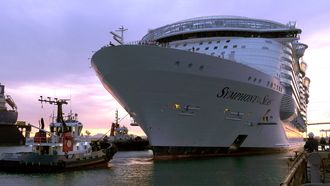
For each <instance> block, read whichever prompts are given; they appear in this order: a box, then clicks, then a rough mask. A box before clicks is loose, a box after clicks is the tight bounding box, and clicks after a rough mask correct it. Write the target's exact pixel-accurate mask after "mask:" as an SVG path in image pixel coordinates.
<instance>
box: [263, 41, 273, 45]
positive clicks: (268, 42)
mask: <svg viewBox="0 0 330 186" xmlns="http://www.w3.org/2000/svg"><path fill="white" fill-rule="evenodd" d="M265 42H266V43H270V44H271V43H273V42H272V41H270V40H266V41H265Z"/></svg>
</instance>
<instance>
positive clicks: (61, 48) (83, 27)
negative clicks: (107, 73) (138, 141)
mask: <svg viewBox="0 0 330 186" xmlns="http://www.w3.org/2000/svg"><path fill="white" fill-rule="evenodd" d="M0 7H1V11H0V25H1V26H0V28H1V29H0V54H1V55H0V83H1V84H4V85H5V86H6V93H7V94H9V95H11V96H12V97H13V98H14V100H15V102H16V104H17V105H18V110H19V120H24V121H27V122H28V123H31V124H33V125H36V126H38V121H39V120H40V118H41V117H44V118H45V119H46V121H50V116H51V114H52V112H53V111H54V107H53V106H51V105H45V104H44V105H41V104H40V103H39V102H38V98H39V96H44V97H48V96H49V97H58V98H69V99H71V102H70V104H69V105H68V106H66V107H64V112H68V111H69V110H70V109H71V110H72V111H73V112H74V113H78V115H79V120H80V121H81V122H82V123H83V124H84V128H85V129H87V130H89V131H91V132H92V134H96V133H100V132H105V131H106V130H108V129H109V128H110V125H111V123H112V122H113V121H114V116H115V111H116V110H117V109H118V110H119V117H120V118H124V119H123V120H122V121H121V124H122V125H125V126H127V127H128V128H129V130H130V131H131V133H136V134H142V133H143V132H142V130H141V129H139V128H138V127H132V126H129V123H130V122H131V121H132V120H131V119H130V118H129V116H127V117H125V116H126V115H127V113H126V112H125V111H124V109H123V108H122V107H121V106H120V105H119V104H118V103H117V102H116V100H115V99H114V98H113V97H112V96H111V95H110V94H109V93H108V92H107V91H106V90H105V89H104V88H103V86H102V84H101V83H100V81H99V80H98V78H97V77H96V74H95V72H94V71H93V69H92V68H91V67H90V66H91V65H90V58H91V56H92V54H93V52H95V51H97V50H98V49H100V47H102V46H104V45H105V44H108V43H109V41H112V38H111V35H110V34H109V32H110V31H114V30H116V29H117V28H119V27H120V26H124V27H126V28H127V29H128V31H126V32H125V41H126V42H130V41H138V40H140V39H141V38H142V37H143V36H144V35H145V34H146V33H147V31H148V29H154V28H157V27H160V26H163V25H166V24H170V23H173V22H177V21H180V20H184V19H189V18H193V17H200V16H213V15H236V16H245V17H251V18H259V19H268V20H273V21H277V22H281V23H287V22H289V21H296V22H297V27H298V28H301V29H302V34H301V40H300V41H301V42H303V43H305V44H307V45H308V46H309V48H308V49H307V50H306V52H305V56H304V60H305V62H306V63H307V64H308V69H307V70H308V71H307V73H306V75H307V76H308V77H310V79H311V85H310V103H309V105H308V122H309V123H315V122H328V121H330V106H329V105H330V96H329V95H328V93H329V92H330V90H329V89H330V88H329V82H328V80H329V79H328V78H327V75H328V73H330V63H329V62H328V57H327V54H329V52H330V23H329V20H330V11H329V7H330V1H327V0H319V1H317V3H316V2H313V1H309V0H292V1H287V0H249V1H246V0H231V1H227V0H226V1H224V0H177V1H174V0H167V1H163V0H97V1H87V0H70V1H67V0H56V1H55V0H0ZM321 127H322V128H324V129H328V128H330V125H328V126H327V125H324V126H321ZM308 130H309V131H312V130H313V131H314V132H316V133H317V132H318V131H319V128H317V127H310V128H309V129H308Z"/></svg>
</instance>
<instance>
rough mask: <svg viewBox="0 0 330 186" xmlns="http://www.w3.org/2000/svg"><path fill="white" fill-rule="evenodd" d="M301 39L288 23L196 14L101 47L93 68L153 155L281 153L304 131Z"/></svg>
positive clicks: (297, 141) (298, 140) (304, 80)
mask: <svg viewBox="0 0 330 186" xmlns="http://www.w3.org/2000/svg"><path fill="white" fill-rule="evenodd" d="M300 33H301V30H300V29H298V28H296V26H295V23H294V22H289V23H288V24H281V23H277V22H274V21H268V20H262V19H250V18H246V17H237V16H213V17H200V18H194V19H188V20H184V21H180V22H176V23H173V24H169V25H165V26H163V27H160V28H157V29H154V30H150V31H149V32H148V33H147V34H146V35H145V36H144V37H143V38H142V40H141V41H139V42H135V43H133V44H123V41H121V45H118V46H114V45H113V44H111V46H106V47H103V48H102V49H101V50H99V51H98V52H96V53H95V54H94V55H93V57H92V66H93V68H94V69H95V70H96V72H97V75H98V76H99V78H100V80H101V82H102V83H103V85H104V87H105V88H106V89H107V90H108V91H109V92H110V93H111V94H112V95H113V96H114V97H115V98H116V99H117V101H119V103H120V104H121V105H122V106H123V107H124V108H125V109H126V111H127V112H128V113H129V114H130V115H131V116H132V117H133V118H134V119H135V120H136V121H138V123H139V124H140V126H141V128H142V129H143V130H144V132H145V133H146V134H147V136H148V139H149V141H150V144H151V146H153V150H154V155H155V157H156V158H163V157H186V156H205V155H223V154H225V155H226V154H232V153H255V152H269V151H274V150H275V151H278V150H287V149H291V148H295V147H298V146H300V145H301V144H302V139H303V136H302V132H304V131H305V130H306V117H307V114H306V107H307V104H308V97H309V92H308V87H309V83H310V80H309V78H308V77H306V76H305V74H306V67H307V64H306V63H305V62H304V61H303V59H302V57H303V55H304V51H305V49H306V48H307V45H305V44H303V43H300V42H299V34H300Z"/></svg>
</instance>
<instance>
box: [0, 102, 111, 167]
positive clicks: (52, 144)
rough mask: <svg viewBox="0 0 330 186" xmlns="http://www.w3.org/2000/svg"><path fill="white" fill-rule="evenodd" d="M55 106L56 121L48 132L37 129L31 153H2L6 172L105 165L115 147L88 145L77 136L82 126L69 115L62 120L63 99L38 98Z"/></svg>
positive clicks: (0, 164)
mask: <svg viewBox="0 0 330 186" xmlns="http://www.w3.org/2000/svg"><path fill="white" fill-rule="evenodd" d="M39 101H40V102H41V103H43V102H46V103H50V104H54V105H57V118H56V122H52V123H51V124H50V131H46V130H44V121H43V118H41V127H40V128H38V127H35V128H38V129H39V132H37V133H36V134H35V137H34V138H33V140H32V141H30V142H27V144H29V145H32V152H19V153H3V154H2V155H1V157H0V167H1V169H2V170H6V171H29V172H31V171H32V172H40V171H63V170H67V169H70V168H71V169H72V168H78V167H84V166H94V165H99V164H105V165H106V164H107V163H108V161H109V160H111V159H112V157H113V155H114V154H115V153H116V151H117V150H116V147H115V146H113V145H112V144H111V143H109V142H106V141H93V142H89V141H87V140H86V139H85V138H83V137H82V136H81V135H80V134H81V131H82V128H83V125H82V123H80V122H79V121H77V119H76V116H77V115H74V116H73V115H72V114H69V115H68V117H67V119H66V120H64V119H63V114H62V105H63V104H67V101H68V100H67V99H56V98H55V99H54V100H51V99H50V98H48V99H43V98H42V97H41V98H40V99H39Z"/></svg>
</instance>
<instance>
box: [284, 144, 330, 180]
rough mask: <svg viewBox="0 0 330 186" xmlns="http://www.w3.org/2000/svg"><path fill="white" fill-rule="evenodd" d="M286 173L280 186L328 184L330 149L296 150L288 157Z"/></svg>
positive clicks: (329, 178)
mask: <svg viewBox="0 0 330 186" xmlns="http://www.w3.org/2000/svg"><path fill="white" fill-rule="evenodd" d="M288 166H289V167H288V168H289V169H288V174H287V176H286V177H285V178H284V179H283V180H282V182H281V184H280V185H281V186H298V185H302V186H325V185H329V186H330V150H329V149H328V150H327V151H317V152H312V153H307V152H297V153H296V156H295V157H294V158H291V159H289V164H288Z"/></svg>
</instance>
